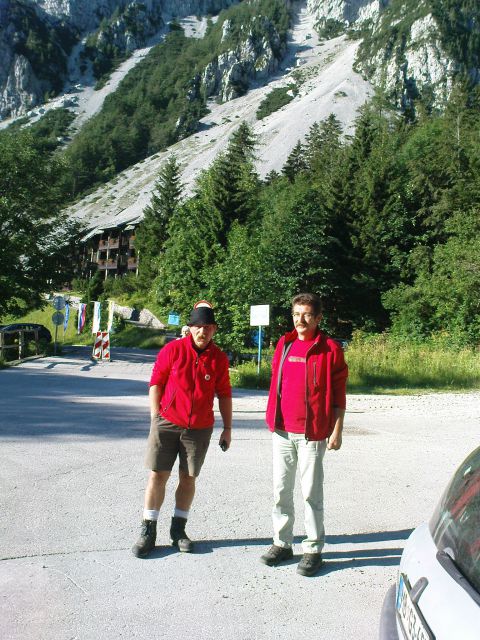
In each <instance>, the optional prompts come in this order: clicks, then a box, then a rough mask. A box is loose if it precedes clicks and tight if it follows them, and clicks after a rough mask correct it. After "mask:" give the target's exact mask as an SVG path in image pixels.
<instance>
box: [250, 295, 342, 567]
mask: <svg viewBox="0 0 480 640" xmlns="http://www.w3.org/2000/svg"><path fill="white" fill-rule="evenodd" d="M292 317H293V324H294V327H295V329H294V330H293V331H291V332H290V333H287V334H286V335H285V336H283V337H282V338H281V339H280V341H279V342H278V344H277V347H276V349H275V354H274V356H273V360H272V380H271V386H270V393H269V397H268V404H267V414H266V421H267V424H268V427H269V429H270V431H272V445H273V493H274V506H273V512H272V517H273V531H274V535H273V545H272V546H271V547H270V549H269V550H268V551H267V553H265V554H264V555H263V556H262V557H261V561H262V562H263V563H264V564H266V565H268V566H276V565H278V564H280V563H281V562H283V561H285V560H288V559H290V558H292V557H293V550H292V543H293V524H294V520H295V511H294V503H293V493H294V487H295V473H296V469H297V467H298V469H299V474H300V481H301V488H302V494H303V499H304V508H305V531H306V538H305V539H304V540H303V544H302V546H303V557H302V559H301V561H300V563H299V564H298V566H297V572H298V573H299V574H301V575H304V576H313V575H315V574H316V573H317V571H318V570H319V568H320V566H321V564H322V554H321V551H322V548H323V544H324V540H325V529H324V524H323V456H324V454H325V450H326V449H333V450H336V449H340V447H341V445H342V429H343V417H344V415H345V402H346V381H347V376H348V368H347V365H346V363H345V360H344V357H343V350H342V347H341V346H340V345H339V344H338V343H337V342H336V341H335V340H332V339H331V338H329V337H327V336H326V335H325V334H323V333H322V332H321V331H320V330H319V329H318V324H319V322H320V321H321V319H322V312H321V301H320V298H319V297H318V296H317V295H315V294H311V293H302V294H299V295H297V296H295V298H294V299H293V301H292Z"/></svg>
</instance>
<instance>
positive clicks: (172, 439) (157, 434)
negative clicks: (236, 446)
mask: <svg viewBox="0 0 480 640" xmlns="http://www.w3.org/2000/svg"><path fill="white" fill-rule="evenodd" d="M212 433H213V427H210V428H208V429H184V428H182V427H177V425H175V424H172V423H171V422H168V420H165V418H162V417H161V416H155V418H153V419H152V422H151V424H150V434H149V436H148V441H147V453H146V455H145V466H146V467H147V469H151V470H152V471H171V470H172V468H173V465H174V464H175V460H176V459H177V456H178V457H179V460H180V465H179V466H180V469H181V470H182V471H185V473H188V475H189V476H194V477H197V476H198V475H199V474H200V470H201V468H202V465H203V462H204V460H205V456H206V454H207V451H208V445H209V444H210V438H211V437H212Z"/></svg>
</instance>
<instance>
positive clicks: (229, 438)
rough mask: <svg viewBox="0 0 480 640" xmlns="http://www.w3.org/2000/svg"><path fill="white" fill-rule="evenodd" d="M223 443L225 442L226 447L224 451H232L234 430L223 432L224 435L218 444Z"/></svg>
mask: <svg viewBox="0 0 480 640" xmlns="http://www.w3.org/2000/svg"><path fill="white" fill-rule="evenodd" d="M222 442H225V444H226V447H225V449H224V451H226V450H227V449H230V444H231V442H232V430H231V429H224V430H223V431H222V433H221V434H220V439H219V441H218V444H222Z"/></svg>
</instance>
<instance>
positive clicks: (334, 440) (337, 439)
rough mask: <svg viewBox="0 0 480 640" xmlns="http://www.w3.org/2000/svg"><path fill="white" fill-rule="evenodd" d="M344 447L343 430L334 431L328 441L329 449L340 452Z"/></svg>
mask: <svg viewBox="0 0 480 640" xmlns="http://www.w3.org/2000/svg"><path fill="white" fill-rule="evenodd" d="M341 446H342V430H341V429H334V430H333V431H332V435H331V436H330V437H329V438H328V440H327V449H333V450H334V451H338V449H340V447H341Z"/></svg>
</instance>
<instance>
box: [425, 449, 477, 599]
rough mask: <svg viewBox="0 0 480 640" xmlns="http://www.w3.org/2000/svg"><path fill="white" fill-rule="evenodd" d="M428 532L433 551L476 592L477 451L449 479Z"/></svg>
mask: <svg viewBox="0 0 480 640" xmlns="http://www.w3.org/2000/svg"><path fill="white" fill-rule="evenodd" d="M430 532H431V534H432V537H433V539H434V541H435V544H436V546H437V548H438V549H440V550H441V551H446V552H447V553H448V554H449V555H450V556H451V558H452V560H453V561H454V562H455V564H456V565H457V567H458V568H459V569H460V571H461V572H462V573H463V575H464V576H465V578H467V580H468V581H469V582H470V584H471V585H472V586H473V587H475V589H476V590H477V591H478V592H480V447H479V448H478V449H475V451H474V452H473V453H471V454H470V455H469V456H468V458H467V459H466V460H465V462H464V463H463V464H462V465H461V466H460V468H459V469H458V470H457V471H456V473H455V475H454V476H453V478H452V481H451V482H450V484H449V485H448V487H447V489H446V491H445V493H444V494H443V496H442V499H441V500H440V503H439V505H438V507H437V509H436V511H435V513H434V514H433V517H432V519H431V520H430Z"/></svg>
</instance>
